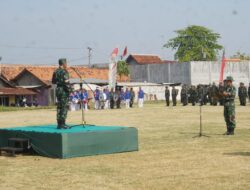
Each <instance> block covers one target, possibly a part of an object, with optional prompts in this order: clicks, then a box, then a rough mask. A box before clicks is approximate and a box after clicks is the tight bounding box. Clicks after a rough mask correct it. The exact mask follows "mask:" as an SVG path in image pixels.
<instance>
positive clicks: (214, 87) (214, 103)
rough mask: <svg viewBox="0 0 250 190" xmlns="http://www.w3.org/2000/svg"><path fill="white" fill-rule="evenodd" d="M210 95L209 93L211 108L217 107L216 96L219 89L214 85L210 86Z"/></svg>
mask: <svg viewBox="0 0 250 190" xmlns="http://www.w3.org/2000/svg"><path fill="white" fill-rule="evenodd" d="M210 90H211V91H210V93H211V99H212V100H211V102H212V105H213V106H217V104H218V94H219V88H218V87H217V86H216V85H215V83H213V85H212V86H211V89H210Z"/></svg>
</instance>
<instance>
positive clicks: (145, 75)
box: [129, 63, 191, 84]
mask: <svg viewBox="0 0 250 190" xmlns="http://www.w3.org/2000/svg"><path fill="white" fill-rule="evenodd" d="M129 68H130V78H131V81H132V82H145V81H146V82H151V83H184V84H190V83H191V78H190V63H169V64H147V65H138V64H137V65H136V64H131V65H130V66H129Z"/></svg>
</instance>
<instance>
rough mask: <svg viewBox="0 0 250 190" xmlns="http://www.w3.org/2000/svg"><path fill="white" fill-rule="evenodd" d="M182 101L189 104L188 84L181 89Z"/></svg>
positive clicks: (184, 104) (183, 103)
mask: <svg viewBox="0 0 250 190" xmlns="http://www.w3.org/2000/svg"><path fill="white" fill-rule="evenodd" d="M181 103H182V105H183V106H186V105H187V104H188V91H187V86H186V85H183V86H182V89H181Z"/></svg>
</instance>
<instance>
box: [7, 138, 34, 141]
mask: <svg viewBox="0 0 250 190" xmlns="http://www.w3.org/2000/svg"><path fill="white" fill-rule="evenodd" d="M8 140H9V141H15V142H29V139H25V138H9V139H8Z"/></svg>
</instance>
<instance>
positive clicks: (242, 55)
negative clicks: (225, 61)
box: [231, 51, 250, 61]
mask: <svg viewBox="0 0 250 190" xmlns="http://www.w3.org/2000/svg"><path fill="white" fill-rule="evenodd" d="M231 58H233V59H240V60H247V61H249V60H250V56H249V55H246V54H245V53H241V52H239V51H238V52H236V54H234V55H233V56H232V57H231Z"/></svg>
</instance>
